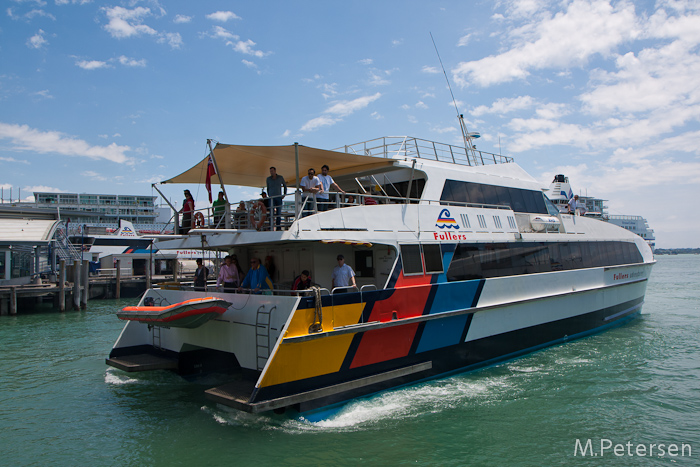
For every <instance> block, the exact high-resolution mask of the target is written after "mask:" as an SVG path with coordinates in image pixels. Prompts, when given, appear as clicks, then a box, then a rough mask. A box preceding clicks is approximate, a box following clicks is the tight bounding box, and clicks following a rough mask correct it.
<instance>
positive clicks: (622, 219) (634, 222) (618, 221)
mask: <svg viewBox="0 0 700 467" xmlns="http://www.w3.org/2000/svg"><path fill="white" fill-rule="evenodd" d="M608 222H610V223H611V224H615V225H617V226H618V227H622V228H623V229H627V230H629V231H630V232H632V233H635V234H637V235H639V236H640V237H642V238H643V239H644V240H646V242H647V243H648V244H649V248H651V251H654V248H656V237H655V236H654V229H652V228H650V227H649V223H648V222H647V220H646V219H645V218H643V217H642V216H629V215H626V214H609V215H608Z"/></svg>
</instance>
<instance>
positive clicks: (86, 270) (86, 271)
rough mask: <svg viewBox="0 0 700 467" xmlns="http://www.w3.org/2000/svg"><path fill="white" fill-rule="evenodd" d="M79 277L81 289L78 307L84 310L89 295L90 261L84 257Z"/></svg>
mask: <svg viewBox="0 0 700 467" xmlns="http://www.w3.org/2000/svg"><path fill="white" fill-rule="evenodd" d="M81 277H82V279H83V280H82V282H83V291H82V294H81V295H80V309H82V310H84V309H86V308H87V302H88V299H89V297H90V292H89V291H90V262H89V261H88V260H86V259H84V260H83V268H82V272H81Z"/></svg>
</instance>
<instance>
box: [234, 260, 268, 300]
mask: <svg viewBox="0 0 700 467" xmlns="http://www.w3.org/2000/svg"><path fill="white" fill-rule="evenodd" d="M242 289H251V292H252V293H254V294H260V293H264V292H263V291H265V293H272V280H271V279H270V275H269V274H268V273H267V269H265V266H263V265H262V264H260V259H259V258H252V259H251V260H250V270H248V274H246V276H245V279H243V282H242V283H241V285H240V287H239V288H238V290H239V291H242Z"/></svg>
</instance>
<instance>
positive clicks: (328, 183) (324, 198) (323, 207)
mask: <svg viewBox="0 0 700 467" xmlns="http://www.w3.org/2000/svg"><path fill="white" fill-rule="evenodd" d="M329 170H330V169H329V168H328V166H327V165H324V166H323V167H321V175H319V176H318V178H319V179H320V180H321V185H323V192H322V193H319V194H318V195H316V200H317V201H318V210H319V211H327V210H328V209H330V197H329V192H330V190H331V187H335V189H336V191H338V192H339V193H345V192H344V191H343V190H341V189H340V187H339V186H338V184H337V183H335V180H333V177H331V176H330V175H328V171H329Z"/></svg>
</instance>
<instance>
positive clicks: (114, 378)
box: [105, 368, 138, 386]
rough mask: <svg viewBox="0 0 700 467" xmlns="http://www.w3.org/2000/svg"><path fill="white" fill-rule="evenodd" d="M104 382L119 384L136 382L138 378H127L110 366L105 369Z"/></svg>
mask: <svg viewBox="0 0 700 467" xmlns="http://www.w3.org/2000/svg"><path fill="white" fill-rule="evenodd" d="M105 383H106V384H112V385H115V386H119V385H122V384H132V383H138V380H137V379H135V378H129V377H128V376H126V375H124V374H123V373H121V372H119V373H115V372H114V371H112V369H111V368H109V369H107V371H105Z"/></svg>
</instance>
